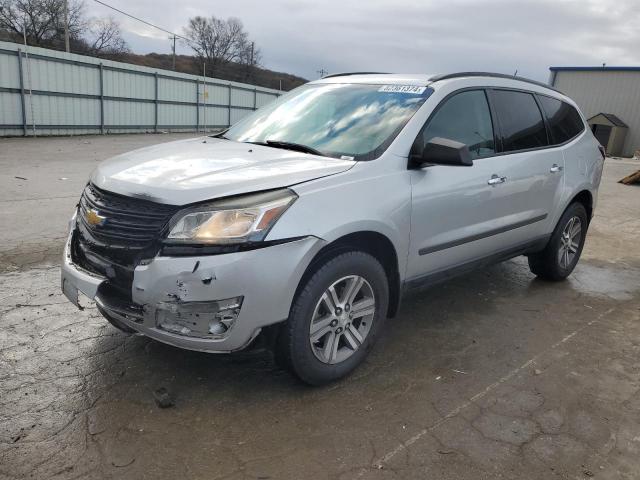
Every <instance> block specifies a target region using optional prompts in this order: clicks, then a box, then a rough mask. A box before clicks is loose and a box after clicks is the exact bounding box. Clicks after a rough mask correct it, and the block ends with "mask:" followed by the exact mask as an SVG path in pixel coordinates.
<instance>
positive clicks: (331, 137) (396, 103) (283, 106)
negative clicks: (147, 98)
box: [224, 83, 432, 160]
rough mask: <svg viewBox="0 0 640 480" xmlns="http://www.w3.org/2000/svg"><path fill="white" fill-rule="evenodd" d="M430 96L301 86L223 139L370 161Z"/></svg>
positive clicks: (420, 91) (406, 90)
mask: <svg viewBox="0 0 640 480" xmlns="http://www.w3.org/2000/svg"><path fill="white" fill-rule="evenodd" d="M431 92H432V90H431V89H429V88H426V87H412V86H406V87H405V86H402V85H362V84H345V83H327V84H315V85H314V84H308V85H303V86H302V87H299V88H296V89H295V90H293V91H291V92H289V93H287V94H286V95H283V96H282V97H280V98H279V99H278V100H276V101H274V102H273V103H271V104H269V105H267V106H265V107H263V108H261V109H260V110H258V111H256V112H255V113H253V114H251V115H249V116H247V117H245V118H244V119H242V120H241V121H239V122H238V123H236V124H235V125H234V126H233V127H231V128H230V129H229V130H228V131H227V132H225V133H224V137H225V138H228V139H229V140H236V141H238V142H250V143H264V144H269V143H271V144H273V146H278V147H279V148H287V145H286V144H289V147H294V146H292V145H291V144H297V146H298V147H300V146H304V147H308V151H312V150H316V151H318V152H319V153H320V154H322V155H326V156H331V157H336V158H340V157H345V156H346V157H352V158H353V159H356V160H370V159H373V158H376V157H378V156H380V154H382V152H383V151H384V150H385V149H386V148H387V147H388V146H389V144H390V143H391V142H392V141H393V139H394V138H395V137H396V135H397V134H398V133H399V132H400V130H402V128H403V127H404V126H405V124H406V123H407V121H409V119H410V118H411V117H412V116H413V114H414V113H415V112H416V111H417V110H418V108H420V106H421V105H422V104H423V103H424V101H425V100H426V99H427V98H428V97H429V95H430V94H431ZM292 149H294V148H292ZM298 149H299V148H298Z"/></svg>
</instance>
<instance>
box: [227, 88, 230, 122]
mask: <svg viewBox="0 0 640 480" xmlns="http://www.w3.org/2000/svg"><path fill="white" fill-rule="evenodd" d="M227 108H228V111H227V127H230V126H231V84H229V106H228V107H227Z"/></svg>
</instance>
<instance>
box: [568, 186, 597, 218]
mask: <svg viewBox="0 0 640 480" xmlns="http://www.w3.org/2000/svg"><path fill="white" fill-rule="evenodd" d="M575 202H578V203H581V204H582V206H584V208H585V210H586V211H587V220H588V221H589V222H591V217H592V216H593V194H592V193H591V192H590V191H589V190H587V189H586V188H585V189H582V190H580V191H579V192H578V193H576V194H575V195H574V196H573V197H572V198H571V200H570V201H569V203H568V204H567V207H568V206H569V205H571V204H572V203H575Z"/></svg>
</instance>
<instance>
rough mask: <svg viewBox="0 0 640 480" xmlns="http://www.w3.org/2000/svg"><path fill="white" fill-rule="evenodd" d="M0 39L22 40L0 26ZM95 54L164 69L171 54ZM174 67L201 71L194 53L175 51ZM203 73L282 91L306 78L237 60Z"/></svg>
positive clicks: (200, 73) (170, 68)
mask: <svg viewBox="0 0 640 480" xmlns="http://www.w3.org/2000/svg"><path fill="white" fill-rule="evenodd" d="M0 40H3V41H7V42H15V43H22V42H21V41H20V40H21V39H19V38H17V37H16V36H15V35H13V34H10V33H9V32H6V31H2V30H0ZM39 46H41V47H43V48H52V49H54V50H62V48H55V47H54V46H51V45H49V46H43V45H39ZM56 46H57V45H56ZM74 47H76V46H75V45H74V42H73V41H72V44H71V52H72V53H79V54H81V55H86V52H83V51H81V50H80V49H78V48H74ZM99 57H100V58H106V59H108V60H115V61H118V62H126V63H133V64H134V65H143V66H145V67H151V68H161V69H164V70H172V67H173V57H172V55H166V54H160V53H149V54H147V55H137V54H135V53H124V54H118V55H99ZM176 71H178V72H182V73H191V74H193V75H202V63H201V62H200V61H199V60H198V59H197V58H196V57H192V56H190V55H178V56H177V57H176ZM206 74H207V77H215V78H220V79H222V80H230V81H234V82H244V83H251V84H254V85H258V86H261V87H267V88H274V89H276V90H278V89H282V90H284V91H288V90H291V89H292V88H295V87H297V86H298V85H302V84H303V83H306V82H307V80H305V79H304V78H301V77H297V76H295V75H291V74H289V73H283V72H274V71H272V70H268V69H266V68H256V67H249V66H247V65H240V64H238V63H226V64H224V65H221V66H220V67H217V68H216V69H215V71H214V70H213V69H212V68H210V67H208V68H207V72H206Z"/></svg>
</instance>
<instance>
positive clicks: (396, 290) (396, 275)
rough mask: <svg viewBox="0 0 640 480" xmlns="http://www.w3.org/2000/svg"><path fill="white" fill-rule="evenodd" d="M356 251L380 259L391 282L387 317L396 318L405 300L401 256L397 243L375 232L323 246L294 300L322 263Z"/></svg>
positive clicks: (309, 267)
mask: <svg viewBox="0 0 640 480" xmlns="http://www.w3.org/2000/svg"><path fill="white" fill-rule="evenodd" d="M352 250H357V251H361V252H365V253H368V254H369V255H371V256H372V257H374V258H375V259H376V260H378V261H379V262H380V264H381V265H382V267H383V268H384V270H385V272H386V274H387V279H388V282H389V307H388V310H387V317H389V318H392V317H394V316H395V315H396V313H397V311H398V308H399V307H400V299H401V280H400V270H399V263H398V253H397V251H396V248H395V246H394V245H393V242H391V240H390V239H389V238H388V237H387V236H386V235H383V234H382V233H380V232H376V231H372V230H363V231H358V232H353V233H349V234H346V235H343V236H341V237H339V238H336V239H335V240H333V241H331V242H330V243H328V244H326V245H325V246H324V247H322V248H321V249H320V250H319V251H318V253H316V255H315V256H314V257H313V258H312V259H311V261H310V262H309V265H308V266H307V269H306V270H305V272H304V274H303V275H302V278H301V279H300V282H299V283H298V286H297V288H296V292H295V295H294V298H295V297H296V296H297V295H298V293H299V292H300V290H301V289H302V288H303V287H304V285H305V283H306V281H307V280H308V279H309V278H310V277H311V276H312V275H313V274H314V273H315V271H316V270H317V269H318V268H319V267H320V266H321V265H322V264H324V263H326V262H327V261H329V260H330V259H331V258H334V257H335V256H337V255H339V254H341V253H343V252H347V251H352Z"/></svg>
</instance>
